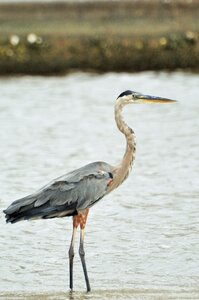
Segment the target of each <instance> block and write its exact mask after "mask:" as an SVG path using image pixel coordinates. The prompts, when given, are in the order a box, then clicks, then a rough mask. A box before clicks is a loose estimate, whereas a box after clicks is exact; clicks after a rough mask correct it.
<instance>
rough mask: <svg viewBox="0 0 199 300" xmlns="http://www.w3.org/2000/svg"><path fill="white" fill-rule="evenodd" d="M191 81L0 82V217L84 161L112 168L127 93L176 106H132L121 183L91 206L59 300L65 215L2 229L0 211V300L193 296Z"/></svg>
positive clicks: (195, 225) (198, 260) (198, 110)
mask: <svg viewBox="0 0 199 300" xmlns="http://www.w3.org/2000/svg"><path fill="white" fill-rule="evenodd" d="M198 87H199V76H198V75H197V74H195V75H194V74H188V73H181V72H176V73H153V72H144V73H139V74H126V73H122V74H114V73H109V74H105V75H95V74H84V73H75V74H71V75H68V76H63V77H31V76H25V77H10V78H1V79H0V158H1V159H0V210H1V211H2V209H4V208H6V207H7V206H8V205H9V204H10V203H11V202H12V201H13V200H15V199H17V198H20V197H23V196H25V195H27V194H29V193H32V192H34V191H35V190H37V189H39V188H40V187H42V186H43V185H45V184H46V183H48V181H50V180H51V179H53V178H56V177H58V176H60V175H62V174H64V173H66V172H68V171H70V170H72V169H75V168H78V167H80V166H83V165H84V164H87V163H89V162H92V161H97V160H103V161H107V162H109V163H112V164H114V163H117V162H118V161H119V160H120V159H121V158H122V156H123V152H124V148H125V140H124V138H123V136H122V134H121V133H120V132H119V131H118V130H117V128H116V126H115V123H114V114H113V105H114V101H115V98H116V97H117V96H118V95H119V93H121V92H122V91H123V90H125V89H133V90H136V91H140V92H144V93H148V94H152V95H159V96H163V97H164V96H165V97H168V98H173V99H177V100H179V102H178V103H177V104H172V105H154V106H152V105H134V106H133V105H131V106H128V107H126V108H125V109H124V119H125V120H126V122H127V123H128V124H129V125H130V126H131V127H132V128H133V129H134V131H135V133H136V136H137V153H136V160H135V164H134V166H133V169H132V173H131V174H130V176H129V178H128V180H127V181H126V182H125V183H124V184H123V185H122V186H121V187H120V188H118V189H117V190H115V191H114V192H113V193H112V194H110V195H109V196H107V197H106V198H104V199H103V200H101V201H100V202H99V203H98V204H97V205H96V206H94V207H93V208H92V209H91V211H90V215H89V218H88V223H87V227H86V237H85V247H86V259H87V266H88V272H89V277H90V282H91V287H92V290H93V292H92V293H91V294H86V293H85V283H84V278H83V273H82V268H81V264H80V260H79V255H78V242H79V238H78V239H77V242H76V256H75V265H74V268H75V269H74V285H75V291H76V292H75V293H74V294H73V295H72V296H70V295H69V294H68V247H69V243H70V238H71V230H72V223H71V218H63V219H53V220H37V221H32V222H19V223H17V224H15V225H10V224H6V223H5V220H4V216H3V214H2V213H0V296H1V297H2V298H3V299H29V298H28V296H30V299H110V298H111V299H146V297H147V299H148V298H150V297H151V299H176V298H178V299H199V218H198V216H199V188H198V187H199V184H198V183H199V180H198V157H199V149H198V144H199V140H198V132H199V88H198Z"/></svg>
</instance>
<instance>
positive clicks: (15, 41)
mask: <svg viewBox="0 0 199 300" xmlns="http://www.w3.org/2000/svg"><path fill="white" fill-rule="evenodd" d="M19 42H20V38H19V36H18V35H16V34H13V35H11V37H10V44H11V45H12V46H17V45H18V44H19Z"/></svg>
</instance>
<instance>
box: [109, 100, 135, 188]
mask: <svg viewBox="0 0 199 300" xmlns="http://www.w3.org/2000/svg"><path fill="white" fill-rule="evenodd" d="M123 106H124V104H123V103H122V102H120V101H116V104H115V121H116V124H117V127H118V129H119V130H120V131H121V132H122V133H123V134H124V135H125V138H126V150H125V153H124V156H123V159H122V161H121V162H120V164H119V166H118V167H117V168H116V172H115V180H114V181H115V183H114V184H113V185H114V187H113V188H116V187H117V186H118V185H120V184H121V183H122V182H123V181H124V180H125V179H126V178H127V177H128V174H129V172H130V170H131V166H132V163H133V161H134V159H135V151H136V141H135V134H134V132H133V130H132V129H131V128H130V127H129V126H128V125H127V124H126V123H125V122H124V121H123V118H122V109H123Z"/></svg>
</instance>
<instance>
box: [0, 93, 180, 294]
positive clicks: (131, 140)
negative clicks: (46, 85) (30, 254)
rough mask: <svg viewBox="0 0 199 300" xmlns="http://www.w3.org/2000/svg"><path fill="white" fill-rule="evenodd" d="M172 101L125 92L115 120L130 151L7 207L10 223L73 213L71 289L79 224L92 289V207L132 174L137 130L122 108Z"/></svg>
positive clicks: (84, 168) (118, 103) (119, 102)
mask: <svg viewBox="0 0 199 300" xmlns="http://www.w3.org/2000/svg"><path fill="white" fill-rule="evenodd" d="M172 102H175V100H170V99H166V98H161V97H154V96H148V95H143V94H140V93H137V92H133V91H130V90H128V91H125V92H123V93H122V94H120V95H119V97H118V98H117V100H116V103H115V121H116V124H117V127H118V129H119V130H120V131H121V132H122V133H123V134H124V135H125V138H126V151H125V153H124V156H123V159H122V161H121V162H120V163H119V164H118V165H117V166H112V165H109V164H108V163H105V162H94V163H90V164H88V165H86V166H84V167H81V168H79V169H77V170H74V171H72V172H70V173H67V174H66V175H63V176H61V177H59V178H57V179H55V180H54V181H52V182H50V183H49V184H48V185H46V186H44V187H43V188H42V189H40V190H39V191H37V192H35V193H34V194H31V195H29V196H27V197H25V198H22V199H19V200H16V201H14V202H13V203H12V204H11V205H10V206H9V207H8V208H7V209H6V210H4V213H5V214H6V216H5V217H6V221H7V222H10V223H15V222H18V221H21V220H29V219H38V218H40V219H49V218H55V217H69V216H72V217H73V233H72V239H71V243H70V248H69V274H70V283H69V286H70V289H71V290H72V289H73V258H74V241H75V235H76V232H77V228H78V226H80V245H79V255H80V258H81V262H82V267H83V272H84V276H85V281H86V287H87V291H90V290H91V288H90V283H89V279H88V274H87V269H86V262H85V252H84V229H85V225H86V220H87V216H88V212H89V209H90V208H91V207H92V206H93V205H94V204H95V203H97V202H98V201H99V200H100V199H102V198H103V197H104V196H105V195H107V194H108V193H110V192H111V191H112V190H114V189H115V188H117V187H118V186H119V185H120V184H121V183H122V182H123V181H124V180H125V179H126V178H127V177H128V175H129V171H130V170H131V166H132V163H133V161H134V158H135V149H136V143H135V134H134V132H133V130H132V129H131V128H130V127H128V125H127V124H126V123H125V122H124V121H123V119H122V114H121V113H122V108H123V107H124V106H125V105H126V104H131V103H133V104H136V103H151V104H155V103H172Z"/></svg>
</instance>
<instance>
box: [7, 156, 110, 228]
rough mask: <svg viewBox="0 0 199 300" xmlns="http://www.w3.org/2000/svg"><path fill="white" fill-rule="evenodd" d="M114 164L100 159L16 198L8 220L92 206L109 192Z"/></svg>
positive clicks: (61, 213) (71, 212)
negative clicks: (34, 191) (111, 164)
mask: <svg viewBox="0 0 199 300" xmlns="http://www.w3.org/2000/svg"><path fill="white" fill-rule="evenodd" d="M110 171H111V166H109V165H108V164H106V163H102V162H96V163H92V164H89V165H86V166H84V167H82V168H80V169H78V170H75V171H73V172H70V173H68V174H66V175H64V176H62V177H59V178H57V179H56V180H54V181H53V182H51V183H50V184H48V185H47V186H45V187H44V188H42V189H41V190H39V191H38V192H36V193H34V194H32V195H29V196H27V197H25V198H22V199H19V200H17V201H14V202H13V203H12V204H11V205H10V206H9V207H8V208H7V209H6V210H5V211H4V213H5V214H6V220H7V222H11V223H15V222H18V221H20V220H28V219H37V218H43V219H47V218H54V217H65V216H72V215H75V214H77V211H78V210H82V209H85V208H89V207H91V206H92V205H93V204H95V203H96V202H97V201H99V200H100V199H101V198H102V197H103V196H104V195H105V194H106V192H107V188H108V184H109V182H110V180H111V179H112V173H111V172H110Z"/></svg>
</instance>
